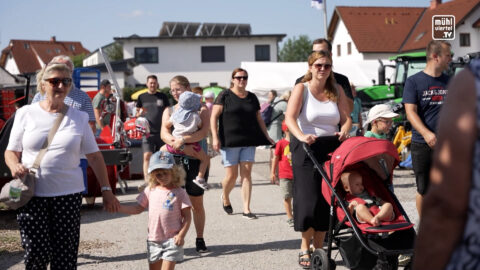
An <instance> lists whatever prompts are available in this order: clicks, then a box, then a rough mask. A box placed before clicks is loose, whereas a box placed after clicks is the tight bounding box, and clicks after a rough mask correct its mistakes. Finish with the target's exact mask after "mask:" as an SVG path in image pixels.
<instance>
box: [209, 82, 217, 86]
mask: <svg viewBox="0 0 480 270" xmlns="http://www.w3.org/2000/svg"><path fill="white" fill-rule="evenodd" d="M210 86H218V83H217V82H211V83H210Z"/></svg>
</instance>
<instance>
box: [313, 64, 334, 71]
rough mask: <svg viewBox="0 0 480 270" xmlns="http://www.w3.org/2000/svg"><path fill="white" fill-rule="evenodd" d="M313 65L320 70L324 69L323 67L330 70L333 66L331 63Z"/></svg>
mask: <svg viewBox="0 0 480 270" xmlns="http://www.w3.org/2000/svg"><path fill="white" fill-rule="evenodd" d="M313 66H314V67H315V68H316V69H319V70H322V69H325V70H329V69H331V68H332V65H331V64H314V65H313Z"/></svg>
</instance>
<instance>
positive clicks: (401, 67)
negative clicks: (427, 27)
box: [357, 52, 427, 108]
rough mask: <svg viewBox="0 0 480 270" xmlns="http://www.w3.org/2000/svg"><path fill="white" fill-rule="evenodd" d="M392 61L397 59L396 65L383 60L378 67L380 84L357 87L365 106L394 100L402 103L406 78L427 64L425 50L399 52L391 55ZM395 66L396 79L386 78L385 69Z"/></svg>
mask: <svg viewBox="0 0 480 270" xmlns="http://www.w3.org/2000/svg"><path fill="white" fill-rule="evenodd" d="M389 60H390V61H395V65H384V64H383V63H382V62H381V61H379V62H380V67H379V68H378V85H373V86H370V87H365V88H359V89H357V95H358V97H359V98H360V99H361V100H362V106H363V107H364V108H371V107H373V106H374V105H376V104H383V103H387V102H391V101H393V102H394V103H400V102H401V100H402V96H403V86H404V84H405V80H406V79H407V78H408V77H409V76H411V75H413V74H415V73H417V72H419V71H422V70H423V69H424V68H425V66H426V65H427V57H426V53H425V52H413V53H404V54H399V55H396V56H393V57H390V59H389ZM386 68H394V69H395V74H394V81H393V83H392V82H391V81H390V79H385V69H386Z"/></svg>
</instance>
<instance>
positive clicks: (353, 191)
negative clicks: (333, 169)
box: [340, 171, 395, 226]
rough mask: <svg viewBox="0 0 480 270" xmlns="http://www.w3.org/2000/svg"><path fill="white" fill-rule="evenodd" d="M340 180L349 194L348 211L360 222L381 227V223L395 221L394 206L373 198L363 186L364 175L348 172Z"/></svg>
mask: <svg viewBox="0 0 480 270" xmlns="http://www.w3.org/2000/svg"><path fill="white" fill-rule="evenodd" d="M340 179H341V181H342V184H343V189H344V190H345V191H346V192H347V195H346V198H345V199H346V200H347V201H349V202H350V203H349V205H348V210H349V212H350V214H351V215H352V216H354V217H355V218H356V219H357V221H358V222H360V223H365V222H367V223H369V224H371V225H373V226H379V225H381V221H392V220H394V219H395V213H394V211H393V206H392V204H391V203H389V202H385V201H383V200H382V199H380V198H377V197H374V196H371V195H370V194H369V193H368V192H367V190H365V188H364V186H363V180H362V175H361V174H360V173H358V172H356V171H347V172H344V173H342V175H341V177H340ZM359 199H361V200H359ZM362 200H363V201H364V202H365V204H364V203H363V202H362ZM374 206H377V207H374Z"/></svg>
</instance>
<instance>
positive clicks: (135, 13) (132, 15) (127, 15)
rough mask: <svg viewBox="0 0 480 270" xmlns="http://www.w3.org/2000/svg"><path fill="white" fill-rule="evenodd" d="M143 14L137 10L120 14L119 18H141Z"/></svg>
mask: <svg viewBox="0 0 480 270" xmlns="http://www.w3.org/2000/svg"><path fill="white" fill-rule="evenodd" d="M144 14H145V12H143V10H139V9H136V10H132V11H131V12H129V13H120V17H124V18H138V17H141V16H143V15H144Z"/></svg>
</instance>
